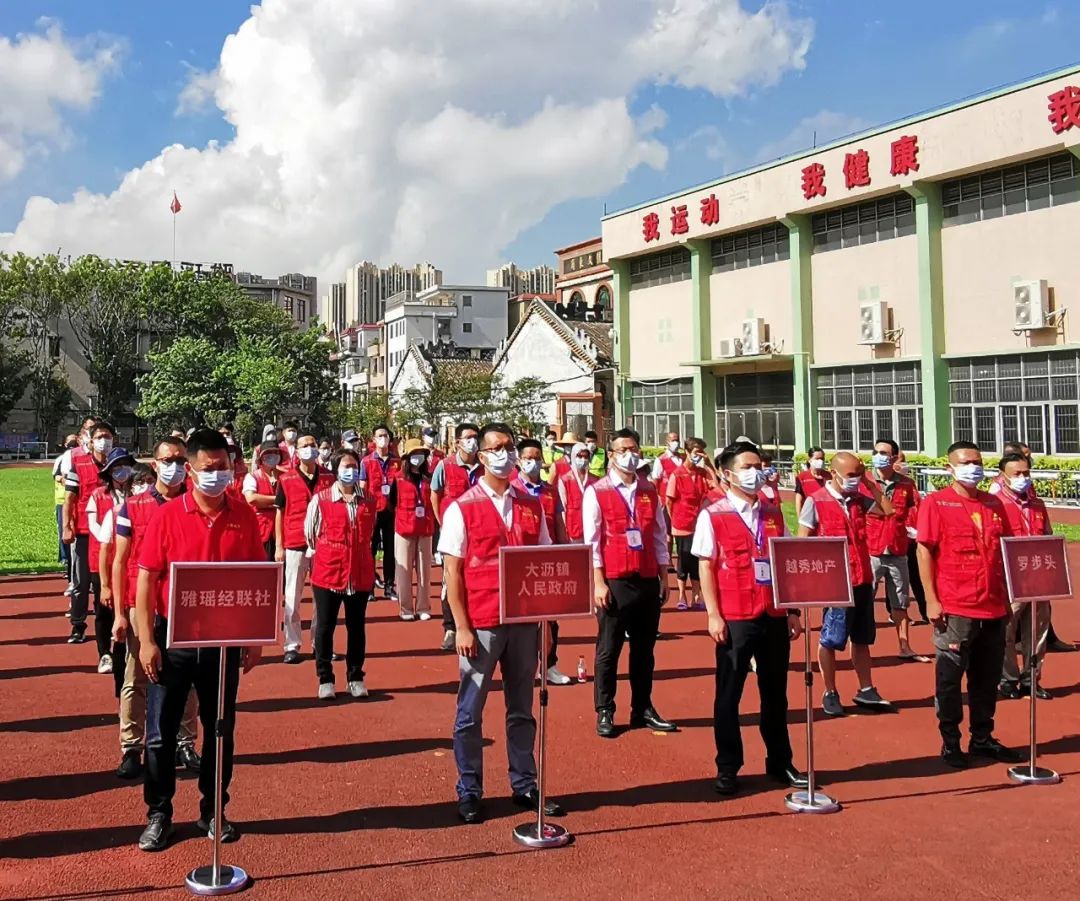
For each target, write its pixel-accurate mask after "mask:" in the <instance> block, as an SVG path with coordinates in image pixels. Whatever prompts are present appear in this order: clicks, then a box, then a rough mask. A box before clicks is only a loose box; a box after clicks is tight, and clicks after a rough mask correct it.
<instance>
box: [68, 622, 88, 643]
mask: <svg viewBox="0 0 1080 901" xmlns="http://www.w3.org/2000/svg"><path fill="white" fill-rule="evenodd" d="M84 641H86V626H72V627H71V634H70V635H69V636H68V640H67V643H68V644H82V643H83V642H84Z"/></svg>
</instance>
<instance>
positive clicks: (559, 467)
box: [551, 457, 570, 484]
mask: <svg viewBox="0 0 1080 901" xmlns="http://www.w3.org/2000/svg"><path fill="white" fill-rule="evenodd" d="M551 465H552V468H553V469H554V470H555V475H554V476H553V477H552V482H551V483H552V484H554V483H555V482H556V481H557V480H558V479H561V478H562V477H563V476H564V475H566V474H567V473H568V472H569V471H570V461H569V460H567V458H566V457H556V458H555V461H554V462H553V463H552V464H551Z"/></svg>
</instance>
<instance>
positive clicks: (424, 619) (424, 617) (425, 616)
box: [420, 613, 431, 623]
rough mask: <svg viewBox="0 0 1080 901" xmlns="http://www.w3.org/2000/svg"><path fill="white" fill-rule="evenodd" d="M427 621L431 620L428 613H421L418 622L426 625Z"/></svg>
mask: <svg viewBox="0 0 1080 901" xmlns="http://www.w3.org/2000/svg"><path fill="white" fill-rule="evenodd" d="M429 619H431V614H430V613H421V614H420V622H422V623H426V622H427V621H428V620H429Z"/></svg>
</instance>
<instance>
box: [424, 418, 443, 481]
mask: <svg viewBox="0 0 1080 901" xmlns="http://www.w3.org/2000/svg"><path fill="white" fill-rule="evenodd" d="M420 437H421V438H422V439H423V441H424V447H426V448H427V451H428V471H429V472H435V467H436V466H438V465H439V464H440V463H442V461H443V460H445V459H446V451H444V450H443V449H442V448H441V447H437V446H436V442H437V441H438V438H439V433H438V432H436V431H435V429H433V428H432V427H431V426H425V427H424V430H423V431H422V432H421V433H420Z"/></svg>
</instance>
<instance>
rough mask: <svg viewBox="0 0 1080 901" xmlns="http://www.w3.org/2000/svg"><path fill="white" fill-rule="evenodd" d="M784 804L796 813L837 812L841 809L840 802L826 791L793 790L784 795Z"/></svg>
mask: <svg viewBox="0 0 1080 901" xmlns="http://www.w3.org/2000/svg"><path fill="white" fill-rule="evenodd" d="M784 804H786V805H787V808H788V810H794V811H795V812H796V813H836V812H837V811H838V810H839V809H840V804H839V803H838V802H837V801H834V800H833V799H832V798H830V797H829V796H828V795H827V794H825V793H824V792H814V794H813V795H811V794H810V792H808V791H796V792H791V793H790V794H788V795H785V796H784Z"/></svg>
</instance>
